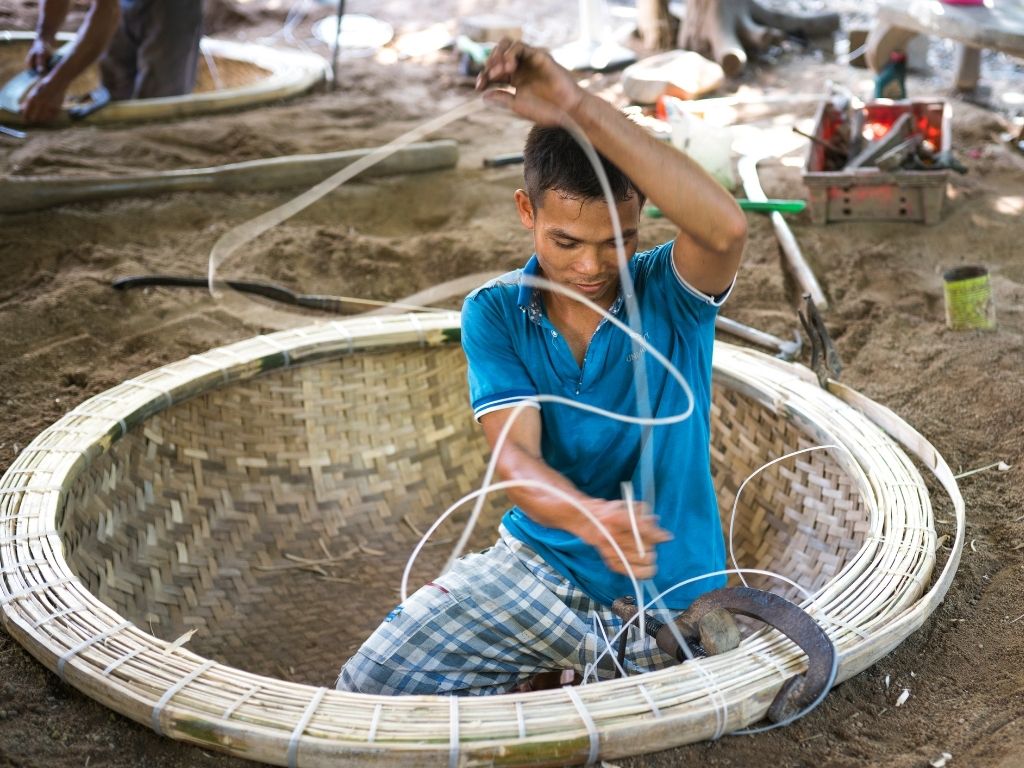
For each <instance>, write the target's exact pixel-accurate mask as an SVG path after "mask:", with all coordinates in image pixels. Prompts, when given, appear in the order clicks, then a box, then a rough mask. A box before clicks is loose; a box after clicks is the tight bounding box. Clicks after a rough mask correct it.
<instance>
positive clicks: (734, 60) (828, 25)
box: [679, 0, 839, 77]
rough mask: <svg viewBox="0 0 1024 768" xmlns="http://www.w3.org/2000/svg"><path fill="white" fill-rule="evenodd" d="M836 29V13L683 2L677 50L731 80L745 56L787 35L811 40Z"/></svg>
mask: <svg viewBox="0 0 1024 768" xmlns="http://www.w3.org/2000/svg"><path fill="white" fill-rule="evenodd" d="M838 28H839V15H838V14H836V13H822V14H811V15H806V16H803V15H800V16H798V15H794V14H790V13H783V12H781V11H774V10H771V9H768V8H764V7H763V6H761V5H760V4H759V3H758V2H757V0H687V3H686V18H685V19H684V20H683V24H682V26H681V27H680V28H679V47H680V48H687V49H689V50H691V51H696V52H697V53H699V54H701V55H702V56H707V57H708V58H710V59H713V60H714V61H717V62H718V63H719V64H720V65H721V66H722V69H723V70H724V71H725V74H726V75H728V76H729V77H735V76H736V75H738V74H740V73H741V72H742V71H743V69H744V67H745V66H746V64H747V54H748V52H755V51H758V50H760V49H762V48H765V47H767V46H769V45H771V44H773V43H777V42H779V41H781V40H782V38H783V37H784V36H785V34H787V33H788V34H802V35H805V36H808V37H813V36H820V35H824V34H831V33H832V32H835V31H836V30H837V29H838Z"/></svg>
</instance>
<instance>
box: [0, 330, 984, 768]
mask: <svg viewBox="0 0 1024 768" xmlns="http://www.w3.org/2000/svg"><path fill="white" fill-rule="evenodd" d="M458 322H459V317H458V315H457V314H452V313H430V314H420V315H409V316H404V317H393V318H387V319H373V320H368V319H356V320H348V321H339V322H334V323H327V324H322V325H317V326H312V327H309V328H303V329H298V330H292V331H285V332H281V333H277V334H273V335H269V336H260V337H256V338H254V339H250V340H247V341H245V342H240V343H238V344H234V345H231V346H228V347H223V348H220V349H216V350H212V351H210V352H207V353H205V354H202V355H195V356H192V357H190V358H188V359H186V360H183V361H180V362H178V363H174V364H172V365H168V366H164V367H163V368H160V369H157V370H155V371H151V372H149V373H147V374H145V375H143V376H140V377H138V378H136V379H133V380H131V381H128V382H124V383H123V384H121V385H119V386H118V387H116V388H114V389H113V390H110V391H108V392H107V393H104V394H102V395H99V396H97V397H94V398H92V399H91V400H89V401H87V402H85V403H83V404H82V405H81V406H79V407H78V408H76V409H75V410H73V411H72V412H70V413H68V414H67V415H66V416H65V417H64V418H62V419H61V420H60V421H59V422H57V423H56V424H54V425H53V426H52V427H50V428H49V429H47V430H46V431H44V432H43V433H42V434H40V435H39V436H38V437H37V438H36V439H35V440H34V441H33V442H32V444H31V445H29V446H28V447H27V448H26V449H25V450H24V451H23V453H22V454H21V455H20V456H19V457H18V459H17V460H16V462H15V463H14V464H13V465H12V466H11V468H10V470H9V471H8V472H7V474H6V475H5V476H4V477H3V479H2V480H0V605H2V608H3V611H2V613H0V616H2V617H3V621H4V626H5V628H6V629H7V630H8V631H9V632H10V633H11V634H12V636H14V637H15V638H16V639H18V640H19V642H21V643H22V644H23V645H24V646H25V647H26V648H28V649H29V650H30V651H31V652H32V653H33V654H34V655H35V656H36V657H37V658H38V659H39V660H40V661H42V662H43V663H44V664H46V665H47V666H48V667H50V668H51V669H53V670H54V671H56V672H57V673H58V674H60V675H61V676H62V677H64V678H66V679H67V680H68V681H69V682H71V683H72V684H74V685H76V686H77V687H79V688H80V689H82V690H83V691H85V692H86V693H87V694H89V695H90V696H93V697H94V698H96V699H98V700H100V701H102V702H103V703H105V704H106V705H108V706H110V707H112V708H113V709H115V710H117V711H119V712H121V713H123V714H126V715H128V716H129V717H132V718H133V719H135V720H138V721H139V722H142V723H145V724H146V725H148V726H150V727H153V728H154V729H156V730H157V731H158V732H161V733H164V734H166V735H169V736H172V737H174V738H178V739H183V740H186V741H189V742H193V743H197V744H201V745H203V746H205V747H207V748H212V749H220V750H224V751H229V752H234V753H236V754H239V755H242V756H245V757H248V758H251V759H258V760H263V761H266V762H270V763H274V764H279V765H322V764H326V763H328V762H330V763H331V764H332V765H338V764H342V765H364V764H366V763H369V762H377V763H379V764H381V765H417V766H420V765H457V764H464V765H469V764H476V763H480V762H483V763H491V762H494V763H496V764H501V765H564V764H567V763H574V762H575V763H583V762H587V761H588V760H593V759H597V758H598V757H600V758H603V759H611V758H614V757H618V756H623V755H629V754H636V753H639V752H645V751H651V750H656V749H663V748H665V747H668V746H672V745H676V744H680V743H685V742H690V741H696V740H700V739H706V738H713V737H717V736H720V735H722V734H723V733H726V732H728V731H730V730H734V729H736V728H739V727H742V726H744V725H746V724H749V723H752V722H755V721H757V720H758V719H759V718H760V717H762V716H763V714H764V712H765V710H766V709H767V707H768V705H769V703H770V702H771V700H772V698H773V697H774V694H775V692H776V691H777V690H778V688H779V686H780V685H781V683H782V682H783V680H784V679H785V678H786V677H788V676H790V675H792V674H795V673H797V672H799V671H800V670H801V669H802V667H803V665H804V659H803V657H802V654H801V653H800V652H799V649H796V648H795V646H793V645H792V644H791V643H789V641H788V640H786V639H785V638H783V637H781V636H780V635H778V633H775V632H774V631H767V630H763V629H762V630H756V629H755V630H752V631H748V632H747V636H746V637H745V639H744V641H743V643H742V645H741V646H740V648H739V649H737V650H736V651H733V652H731V653H728V654H723V655H721V656H717V657H711V658H708V659H703V660H699V661H696V662H688V663H687V664H685V665H681V666H679V667H676V668H673V669H668V670H663V671H660V672H656V673H651V674H647V675H641V676H637V677H632V678H627V679H622V680H616V681H609V682H603V683H597V684H590V685H587V686H584V687H581V688H578V689H573V690H572V691H571V692H570V691H568V690H565V689H563V690H557V691H542V692H536V693H529V694H515V695H508V696H498V697H488V698H483V699H462V700H457V699H449V698H447V697H394V698H381V697H370V696H360V695H355V694H345V693H340V692H336V691H333V690H325V689H329V688H331V686H332V685H333V680H334V677H335V675H336V674H337V671H338V668H339V666H340V665H341V663H342V662H343V661H344V660H345V659H346V658H347V657H348V655H349V654H351V652H352V651H354V650H355V648H356V647H358V645H359V644H360V643H361V642H362V640H363V639H364V638H365V637H366V636H367V635H368V634H369V632H370V631H372V629H373V628H374V627H375V626H376V625H377V623H378V622H379V621H380V620H381V618H382V617H383V616H384V615H385V614H386V613H387V612H388V611H389V610H390V609H391V608H392V607H393V606H394V604H395V603H396V602H397V601H398V595H397V586H398V583H399V579H400V574H401V570H402V567H403V566H404V563H405V559H406V557H407V556H408V553H409V551H410V550H411V548H412V547H413V545H414V544H415V542H416V541H417V540H418V539H419V536H420V532H422V531H423V530H425V529H426V528H427V527H428V526H429V524H430V523H431V521H432V520H433V519H434V518H435V517H436V516H437V514H439V513H440V512H441V511H443V510H444V509H445V508H446V507H447V506H448V505H449V504H451V503H452V502H453V501H455V500H456V499H458V498H459V497H461V496H462V495H464V494H466V493H468V492H469V491H471V490H473V489H474V488H476V487H478V485H479V483H480V479H481V477H482V475H483V472H484V468H485V466H486V461H487V458H488V454H487V446H486V443H485V441H484V439H483V435H482V432H481V431H480V429H479V426H478V425H476V424H475V423H474V422H473V419H472V415H471V412H470V409H469V405H468V402H467V395H466V387H465V362H464V358H463V356H462V352H461V349H460V348H459V345H458V344H457V343H456V342H457V329H458ZM894 438H895V439H894ZM901 443H902V444H903V447H901V445H900V444H901ZM823 444H832V445H837V446H841V447H840V448H829V449H827V450H816V451H812V452H809V453H803V454H801V455H799V456H796V457H793V458H790V459H787V460H785V461H782V462H780V463H778V464H775V465H772V466H770V467H768V468H767V469H765V470H764V471H761V472H760V473H758V474H757V475H756V476H755V477H754V478H753V479H752V480H751V481H750V482H748V483H747V484H746V486H745V487H744V488H743V492H742V494H741V495H740V498H739V501H738V503H737V505H736V516H735V519H734V520H731V513H732V508H733V503H734V500H735V499H736V493H737V490H738V488H739V487H740V485H741V484H742V483H743V482H744V480H746V479H747V477H748V476H749V475H751V473H753V472H754V471H755V470H758V469H759V468H760V467H762V465H764V464H765V463H767V462H769V461H771V460H772V459H775V458H776V457H779V456H781V455H783V454H785V453H787V452H790V451H794V450H797V449H800V448H809V447H812V446H816V445H823ZM918 467H922V468H925V469H926V470H927V471H928V472H930V473H931V474H933V475H934V477H935V478H936V480H937V481H938V483H939V485H941V486H942V488H943V489H944V490H945V492H946V493H947V494H948V495H949V496H950V497H951V498H952V500H953V507H954V512H955V518H956V535H955V538H954V541H953V544H952V549H951V550H949V551H946V550H943V551H941V554H940V555H939V557H940V558H941V559H942V563H941V566H942V567H941V569H940V570H938V571H937V572H936V567H935V566H936V557H937V551H936V534H935V521H934V519H933V515H932V509H931V496H930V494H929V491H928V488H927V486H926V484H925V482H924V479H923V477H922V475H921V473H920V471H919V469H918ZM712 471H713V474H714V477H715V483H716V487H717V489H718V495H719V501H720V508H721V511H722V515H723V524H724V527H725V529H726V531H728V530H729V527H730V523H731V524H732V527H733V529H734V534H733V539H732V543H733V547H734V551H735V554H736V558H737V561H738V564H739V565H740V566H741V567H744V568H757V569H766V570H772V571H776V572H779V573H781V574H783V575H785V576H786V577H788V578H789V579H792V580H793V581H794V582H796V583H798V584H800V585H801V586H802V587H803V588H805V589H807V590H810V591H811V592H814V593H816V600H815V604H814V605H813V606H809V605H808V601H807V600H806V599H805V598H804V597H803V595H802V594H801V593H800V592H799V590H797V589H795V588H793V587H791V586H788V585H787V584H785V583H783V582H779V581H775V580H772V579H769V578H766V577H750V578H749V579H748V580H749V581H750V583H752V584H753V585H754V586H760V587H763V588H769V589H772V590H773V591H777V592H779V593H781V594H784V595H786V596H788V597H790V598H791V599H794V600H797V601H800V602H802V603H804V604H805V606H807V607H808V609H809V610H811V612H812V614H813V615H815V616H816V617H817V618H818V619H819V620H820V621H821V622H822V624H823V626H824V627H825V628H826V629H827V630H828V632H829V634H830V636H831V637H832V638H833V640H834V642H835V643H836V645H837V648H838V650H839V651H840V653H841V654H842V655H841V663H840V672H839V678H838V679H840V680H842V679H845V678H847V677H849V676H851V675H853V674H856V673H857V672H859V671H861V670H862V669H864V668H866V667H867V666H869V665H870V664H872V663H874V662H875V661H876V660H877V659H879V658H881V657H882V656H883V655H885V654H886V653H888V652H889V651H890V650H891V649H892V648H893V647H895V646H896V645H897V644H898V643H899V642H900V641H901V640H902V639H903V638H905V637H906V636H907V635H908V634H909V633H910V632H912V631H914V629H916V628H917V627H919V626H920V625H921V624H922V623H923V622H924V620H925V619H926V618H927V616H928V615H929V614H930V613H931V611H932V610H934V608H935V607H936V606H937V604H938V602H939V601H940V600H941V598H942V596H943V595H944V594H945V591H946V589H947V588H948V586H949V582H950V580H951V578H952V576H953V573H954V571H955V569H956V565H957V562H958V560H959V555H960V551H961V549H962V546H963V513H964V511H963V501H962V499H961V497H960V495H959V492H958V490H957V487H956V483H955V480H954V479H953V477H952V473H951V472H950V471H949V468H948V467H947V466H946V464H945V462H944V461H943V460H942V458H941V456H939V455H938V454H937V453H936V452H935V451H934V449H933V448H931V446H930V445H928V443H927V442H926V441H925V440H924V439H923V438H922V437H921V436H920V435H918V434H917V433H916V432H914V431H913V430H912V429H910V428H909V427H908V426H907V425H906V424H905V423H903V422H902V421H900V420H899V419H898V417H896V416H895V415H894V414H892V413H891V412H889V411H887V410H886V409H884V408H882V407H881V406H878V405H877V404H875V403H872V402H871V401H869V400H867V399H866V398H863V397H862V396H860V395H858V394H857V393H855V392H853V391H851V390H849V389H847V388H845V387H843V386H842V385H839V384H837V383H832V384H830V388H829V391H826V390H823V389H821V388H820V387H819V386H818V385H817V382H816V380H815V379H814V377H813V375H811V374H810V373H809V372H808V371H806V369H803V368H801V367H799V366H793V365H790V364H787V363H782V362H780V361H777V360H774V359H772V358H768V357H765V356H763V355H760V354H759V353H756V352H751V351H747V350H742V349H739V348H736V347H732V346H729V345H726V344H721V343H719V344H718V345H717V346H716V351H715V386H714V394H713V404H712ZM505 504H506V502H505V500H504V499H503V498H501V497H500V495H499V496H496V497H495V498H494V499H492V500H491V502H490V504H489V511H488V513H487V515H486V516H485V519H484V521H483V524H482V525H481V526H479V528H478V534H477V535H476V541H475V542H474V543H475V544H476V545H478V546H486V545H488V544H489V543H490V541H491V540H492V539H493V536H494V531H495V525H496V521H497V519H498V516H499V515H500V513H501V511H502V510H503V509H504V506H505ZM465 514H468V509H466V510H465ZM459 519H460V518H459V517H458V515H457V516H456V520H455V521H454V522H453V523H452V524H446V525H445V526H444V527H443V528H442V529H441V530H440V531H439V532H438V533H437V534H436V536H435V538H436V539H437V540H438V542H439V543H436V544H431V545H428V547H427V548H426V549H425V550H424V554H423V555H422V556H421V558H420V560H419V561H418V564H417V569H416V571H415V572H414V574H413V581H412V583H414V584H415V583H420V582H422V581H424V580H428V579H430V578H431V577H432V576H433V575H436V573H437V569H438V568H440V567H441V565H442V564H443V562H444V560H445V558H446V556H447V548H446V547H445V546H444V542H445V541H450V540H451V539H452V538H453V537H454V536H456V535H457V533H458V522H459ZM300 566H301V567H300ZM189 630H196V632H195V634H194V635H193V636H192V637H191V638H190V639H189V640H188V641H187V643H185V644H183V645H176V644H174V643H173V641H174V640H175V639H176V638H179V637H180V636H181V635H182V634H183V633H186V632H188V631H189ZM709 681H713V685H714V688H715V689H716V690H715V691H714V695H711V691H710V688H711V683H709Z"/></svg>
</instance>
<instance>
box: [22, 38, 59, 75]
mask: <svg viewBox="0 0 1024 768" xmlns="http://www.w3.org/2000/svg"><path fill="white" fill-rule="evenodd" d="M53 49H54V41H53V40H46V39H44V38H43V37H41V36H40V37H36V39H35V41H34V42H33V43H32V47H31V48H29V49H28V56H26V57H25V68H26V69H28V70H29V71H30V72H35V73H36V74H37V75H45V74H46V73H47V72H49V71H50V59H52V58H53Z"/></svg>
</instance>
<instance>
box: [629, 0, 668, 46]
mask: <svg viewBox="0 0 1024 768" xmlns="http://www.w3.org/2000/svg"><path fill="white" fill-rule="evenodd" d="M636 21H637V29H638V31H639V32H640V40H641V41H642V42H643V46H644V48H646V49H647V50H649V51H664V50H667V49H669V48H671V47H672V43H673V40H672V17H671V16H670V15H669V12H668V0H637V3H636Z"/></svg>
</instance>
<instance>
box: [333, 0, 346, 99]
mask: <svg viewBox="0 0 1024 768" xmlns="http://www.w3.org/2000/svg"><path fill="white" fill-rule="evenodd" d="M344 15H345V0H338V26H337V28H336V29H335V30H334V45H332V46H331V90H332V91H333V90H334V89H336V88H337V87H338V49H340V48H341V19H342V17H343V16H344Z"/></svg>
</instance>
